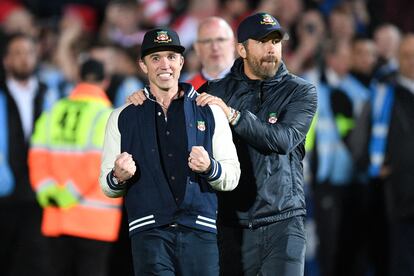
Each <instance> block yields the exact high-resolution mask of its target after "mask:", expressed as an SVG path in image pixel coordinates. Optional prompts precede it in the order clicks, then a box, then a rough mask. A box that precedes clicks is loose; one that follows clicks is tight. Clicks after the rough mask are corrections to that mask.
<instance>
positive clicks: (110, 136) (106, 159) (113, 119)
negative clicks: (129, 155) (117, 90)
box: [99, 105, 126, 197]
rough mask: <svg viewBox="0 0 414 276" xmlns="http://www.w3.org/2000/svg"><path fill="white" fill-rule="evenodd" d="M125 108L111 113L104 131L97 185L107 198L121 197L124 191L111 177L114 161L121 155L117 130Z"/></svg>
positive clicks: (122, 186)
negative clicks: (120, 115)
mask: <svg viewBox="0 0 414 276" xmlns="http://www.w3.org/2000/svg"><path fill="white" fill-rule="evenodd" d="M125 107H126V105H124V106H122V107H119V108H117V109H115V110H114V111H112V113H111V115H110V116H109V119H108V122H107V124H106V129H105V138H104V144H103V154H102V163H101V174H100V176H99V183H100V185H101V189H102V191H103V193H104V194H105V195H106V196H108V197H121V196H123V195H124V194H125V191H126V185H125V184H124V185H122V184H119V183H117V182H116V181H114V178H113V175H112V169H113V167H114V163H115V159H116V157H117V156H118V155H119V154H120V153H121V134H120V132H119V129H118V117H119V114H120V113H121V111H122V110H123V109H124V108H125Z"/></svg>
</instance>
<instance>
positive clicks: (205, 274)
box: [131, 226, 219, 276]
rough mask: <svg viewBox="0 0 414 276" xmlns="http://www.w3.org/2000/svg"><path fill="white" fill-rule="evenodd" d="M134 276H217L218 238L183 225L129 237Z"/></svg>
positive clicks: (156, 229) (161, 228) (152, 230)
mask: <svg viewBox="0 0 414 276" xmlns="http://www.w3.org/2000/svg"><path fill="white" fill-rule="evenodd" d="M131 248H132V257H133V263H134V271H135V275H136V276H144V275H157V276H172V275H182V276H195V275H197V276H216V275H218V274H219V267H218V248H217V237H216V234H214V233H208V232H204V231H200V230H196V229H190V228H187V227H183V226H176V227H171V226H165V227H160V228H154V229H151V230H147V231H143V232H140V233H136V234H135V235H133V236H132V237H131Z"/></svg>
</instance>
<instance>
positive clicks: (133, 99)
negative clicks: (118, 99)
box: [126, 89, 147, 106]
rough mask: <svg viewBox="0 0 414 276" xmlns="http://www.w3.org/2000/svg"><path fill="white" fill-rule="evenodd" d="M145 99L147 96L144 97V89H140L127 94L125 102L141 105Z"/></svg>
mask: <svg viewBox="0 0 414 276" xmlns="http://www.w3.org/2000/svg"><path fill="white" fill-rule="evenodd" d="M146 99H147V97H145V94H144V89H141V90H138V91H137V92H134V93H133V94H131V95H129V96H128V98H127V100H126V103H130V104H133V105H135V106H137V105H142V104H143V103H144V101H145V100H146Z"/></svg>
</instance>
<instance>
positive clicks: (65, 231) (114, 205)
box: [28, 83, 122, 242]
mask: <svg viewBox="0 0 414 276" xmlns="http://www.w3.org/2000/svg"><path fill="white" fill-rule="evenodd" d="M110 106H111V104H110V101H109V99H108V98H107V96H106V94H105V92H104V91H103V90H102V89H100V88H99V87H98V86H95V85H92V84H87V83H80V84H78V85H77V86H76V87H75V89H74V91H73V92H72V93H71V95H70V96H69V97H68V98H66V99H62V100H60V101H58V102H57V103H56V104H55V105H54V106H53V107H52V108H51V110H50V111H45V112H44V113H43V114H42V115H41V116H40V118H39V119H38V120H37V121H36V125H35V131H34V134H33V136H32V140H31V148H30V150H29V158H28V162H29V169H30V180H31V184H32V186H33V188H34V190H35V191H36V192H37V193H41V192H42V190H44V189H46V188H47V187H50V186H51V185H55V186H56V187H60V188H65V189H67V190H68V191H69V192H70V194H71V195H72V196H73V197H74V198H76V199H77V200H76V203H75V205H72V206H70V207H67V208H63V207H59V206H56V204H55V205H53V204H51V205H47V206H46V207H45V208H44V212H43V220H42V233H43V234H44V235H45V236H50V237H57V236H60V235H70V236H76V237H81V238H87V239H93V240H101V241H108V242H110V241H115V240H116V239H117V237H118V232H119V228H120V223H121V205H122V199H121V198H117V199H112V198H108V197H106V196H105V195H104V194H103V192H102V191H101V189H100V186H99V182H98V179H99V172H100V164H101V148H102V145H103V137H104V133H105V126H106V122H107V119H108V117H109V115H110V112H111V111H112V109H111V107H110Z"/></svg>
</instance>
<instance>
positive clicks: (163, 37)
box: [154, 31, 172, 43]
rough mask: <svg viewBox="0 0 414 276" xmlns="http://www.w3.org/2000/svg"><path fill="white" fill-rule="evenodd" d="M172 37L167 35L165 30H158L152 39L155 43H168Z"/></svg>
mask: <svg viewBox="0 0 414 276" xmlns="http://www.w3.org/2000/svg"><path fill="white" fill-rule="evenodd" d="M171 41H172V39H171V38H170V37H169V36H168V32H167V31H159V32H157V37H156V38H155V39H154V42H157V43H169V42H171Z"/></svg>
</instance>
